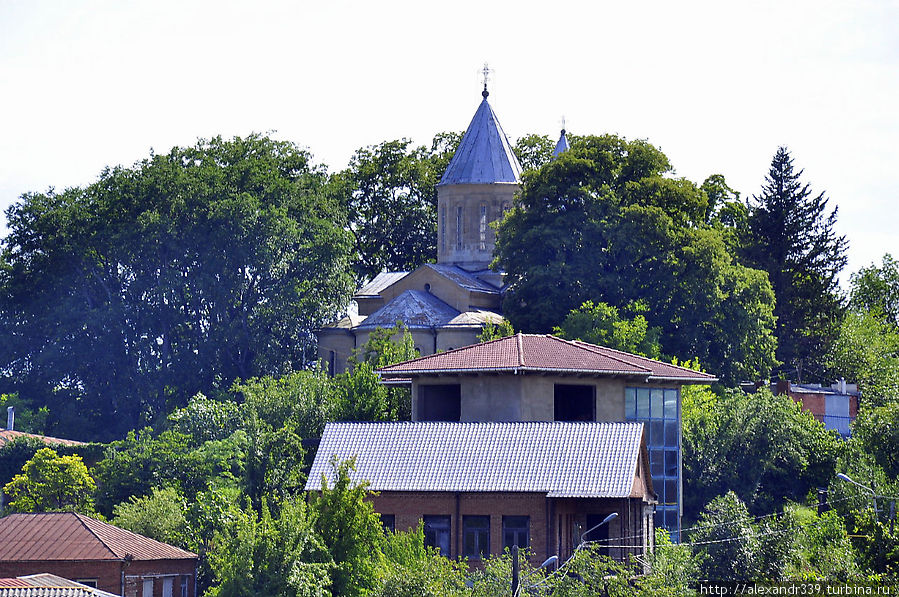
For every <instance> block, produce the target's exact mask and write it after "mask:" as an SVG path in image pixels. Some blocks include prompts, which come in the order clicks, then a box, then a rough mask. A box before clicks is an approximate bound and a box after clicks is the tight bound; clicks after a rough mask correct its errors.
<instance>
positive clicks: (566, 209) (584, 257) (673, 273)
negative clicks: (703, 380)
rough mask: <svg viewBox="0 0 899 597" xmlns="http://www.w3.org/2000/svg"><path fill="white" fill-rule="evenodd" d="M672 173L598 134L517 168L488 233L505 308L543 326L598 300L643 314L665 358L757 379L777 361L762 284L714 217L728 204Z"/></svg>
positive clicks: (518, 323) (513, 317)
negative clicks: (502, 210) (519, 174)
mask: <svg viewBox="0 0 899 597" xmlns="http://www.w3.org/2000/svg"><path fill="white" fill-rule="evenodd" d="M670 171H671V166H670V164H669V162H668V159H667V158H666V157H665V155H664V154H662V152H661V151H659V150H658V149H657V148H655V147H653V146H652V145H650V144H649V143H646V142H644V141H626V140H624V139H621V138H618V137H615V136H611V135H606V136H602V137H584V138H579V139H575V141H574V142H573V143H572V148H571V149H570V150H569V151H567V152H565V153H564V154H562V155H561V156H560V157H559V158H558V159H556V160H555V161H552V162H550V163H548V164H546V165H545V166H543V167H542V168H541V169H539V170H537V171H530V172H528V173H526V175H525V177H524V182H523V187H522V191H521V194H520V196H519V199H518V201H517V202H516V205H515V206H514V207H513V208H512V209H511V210H510V211H509V212H508V213H507V215H506V217H505V219H504V220H503V221H501V222H500V223H499V225H498V228H497V247H496V262H495V265H496V266H497V267H499V268H501V269H503V270H505V271H506V272H507V278H506V280H507V282H508V283H509V292H507V294H506V297H505V299H504V302H503V312H504V314H505V315H506V317H508V318H509V320H510V321H511V323H512V324H513V325H514V326H515V328H516V329H521V330H523V331H527V332H549V331H551V330H552V328H553V327H554V326H560V325H561V324H562V322H563V321H564V319H565V317H566V316H567V315H568V313H569V312H570V311H572V310H574V309H577V308H579V307H580V306H581V305H582V304H583V303H585V302H586V301H594V303H599V302H602V303H606V304H607V305H610V306H612V307H615V308H617V309H619V310H621V311H622V312H623V313H625V314H626V315H627V316H628V317H631V316H633V315H642V316H644V317H645V319H646V321H647V324H648V327H649V328H651V329H652V328H658V329H659V330H660V336H659V343H660V345H661V349H662V352H663V354H666V355H671V356H678V357H680V358H683V359H687V358H698V359H699V360H701V361H702V362H703V363H706V364H707V365H708V367H709V368H710V369H711V370H712V371H714V372H715V373H716V374H718V375H719V376H721V377H722V378H723V379H725V380H728V381H733V380H737V379H745V378H753V377H757V376H764V375H766V374H767V372H768V371H769V370H770V369H771V367H772V366H773V364H774V347H775V340H774V336H773V329H774V319H773V308H774V300H773V299H774V297H773V293H772V291H771V287H770V285H769V284H768V282H767V280H766V279H765V274H764V273H763V272H760V271H757V270H752V269H749V268H746V267H744V266H742V265H740V264H739V263H737V262H736V261H735V259H734V256H733V255H732V254H731V252H730V250H729V247H728V243H729V238H730V237H729V236H728V235H727V234H725V232H724V231H723V229H724V225H723V224H722V223H721V220H720V219H719V217H718V214H719V213H722V212H724V211H725V207H726V206H724V205H718V204H716V205H714V206H711V204H710V199H709V195H708V193H707V192H706V191H705V190H703V189H702V188H699V187H697V186H696V185H694V184H693V183H691V182H690V181H687V180H685V179H677V178H671V177H669V176H668V174H669V173H670ZM718 195H720V193H719V194H718ZM718 195H716V197H718ZM636 306H639V309H640V310H639V311H637V312H633V313H632V311H633V309H634V308H635V307H636Z"/></svg>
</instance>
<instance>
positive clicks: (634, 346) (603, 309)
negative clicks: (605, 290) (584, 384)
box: [553, 301, 660, 359]
mask: <svg viewBox="0 0 899 597" xmlns="http://www.w3.org/2000/svg"><path fill="white" fill-rule="evenodd" d="M659 332H660V330H659V329H658V328H653V329H652V330H650V329H649V327H648V324H647V323H646V318H645V317H643V316H642V315H635V316H634V317H633V318H632V319H627V318H623V317H621V316H620V315H619V314H618V309H616V308H615V307H612V306H610V305H607V304H606V303H596V304H594V303H593V301H587V302H586V303H584V304H583V305H581V306H580V307H578V308H577V309H575V310H574V311H572V312H571V313H569V314H568V315H567V316H566V317H565V321H563V322H562V326H561V327H555V328H553V334H555V335H557V336H561V337H562V338H566V339H568V340H582V341H584V342H590V343H591V344H598V345H600V346H608V347H609V348H614V349H616V350H623V351H625V352H630V353H634V354H640V355H643V356H645V357H649V358H651V359H657V358H659V356H660V349H659V341H658V337H659Z"/></svg>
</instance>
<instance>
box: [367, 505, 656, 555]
mask: <svg viewBox="0 0 899 597" xmlns="http://www.w3.org/2000/svg"><path fill="white" fill-rule="evenodd" d="M372 504H373V505H374V508H375V510H376V511H377V512H378V513H380V514H387V515H393V516H394V517H395V518H394V522H395V525H396V530H398V531H405V530H408V529H410V528H413V527H415V526H416V525H418V524H419V523H420V522H421V519H422V516H424V515H448V516H450V517H451V518H450V520H451V532H450V553H449V554H448V555H449V557H451V558H458V557H460V556H461V553H462V517H464V516H467V515H476V516H490V553H491V554H499V553H501V552H502V551H503V532H502V531H503V529H502V518H503V516H529V517H530V544H531V545H530V547H531V563H532V564H534V565H540V564H541V563H542V562H543V561H544V560H545V559H546V558H548V557H549V556H551V555H558V556H559V557H560V558H561V559H562V560H563V561H564V560H565V559H566V558H567V557H569V556H570V555H571V553H572V551H573V548H574V546H575V544H576V543H577V542H578V541H579V539H580V535H579V534H578V529H580V532H583V531H586V530H587V527H586V521H587V515H588V514H593V515H599V516H602V517H605V516H606V515H608V514H610V513H611V512H618V513H619V518H618V519H616V520H615V521H613V522H612V523H610V528H609V535H610V536H611V537H626V538H627V539H626V540H625V541H624V542H623V543H622V542H619V544H623V545H634V544H636V545H639V544H641V543H642V542H643V538H642V535H643V534H644V533H645V532H646V529H649V531H650V532H651V529H652V523H651V513H652V511H651V506H649V510H647V512H648V514H645V515H644V508H646V507H647V505H646V504H645V503H644V502H643V500H642V499H615V500H613V499H553V498H547V497H546V495H545V494H540V493H449V492H445V493H442V492H427V493H426V492H421V493H418V492H386V491H385V492H381V493H380V494H379V495H377V496H375V497H373V498H372ZM647 517H648V518H649V519H650V521H649V522H648V523H647V521H646V520H645V519H646V518H647ZM626 551H628V552H630V553H636V552H637V551H640V550H626ZM612 552H614V553H612ZM609 555H612V556H613V557H616V556H618V557H625V556H626V553H624V551H623V550H618V549H613V550H611V551H610V554H609Z"/></svg>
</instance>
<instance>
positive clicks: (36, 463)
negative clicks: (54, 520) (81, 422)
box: [3, 448, 97, 513]
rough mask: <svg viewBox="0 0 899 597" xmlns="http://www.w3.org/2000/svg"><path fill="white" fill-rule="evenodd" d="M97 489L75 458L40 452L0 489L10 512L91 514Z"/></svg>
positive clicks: (44, 451) (49, 451)
mask: <svg viewBox="0 0 899 597" xmlns="http://www.w3.org/2000/svg"><path fill="white" fill-rule="evenodd" d="M96 489H97V485H96V483H95V482H94V479H93V478H92V477H91V476H90V474H88V471H87V467H86V466H85V465H84V461H83V460H81V458H80V457H79V456H60V455H59V454H57V453H56V452H54V451H53V450H52V449H50V448H41V449H40V450H38V451H37V452H36V453H35V454H34V457H33V458H32V459H31V460H29V461H28V462H26V463H25V465H24V466H23V467H22V472H21V473H20V474H18V475H16V476H15V477H13V479H12V481H10V482H9V483H7V484H6V485H4V486H3V493H4V494H6V496H7V497H8V498H9V503H8V504H7V505H8V507H9V509H10V510H12V511H13V512H53V511H58V510H73V511H76V512H88V513H89V512H92V511H93V509H94V491H95V490H96Z"/></svg>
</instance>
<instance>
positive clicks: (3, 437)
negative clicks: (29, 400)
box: [0, 429, 84, 448]
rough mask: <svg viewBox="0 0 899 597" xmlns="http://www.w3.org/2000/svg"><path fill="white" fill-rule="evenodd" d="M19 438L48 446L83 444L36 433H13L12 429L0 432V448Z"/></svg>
mask: <svg viewBox="0 0 899 597" xmlns="http://www.w3.org/2000/svg"><path fill="white" fill-rule="evenodd" d="M20 437H29V438H34V439H37V440H40V441H42V442H44V443H45V444H49V445H62V446H83V445H84V442H79V441H75V440H73V439H60V438H58V437H50V436H48V435H37V434H36V433H25V432H23V431H15V430H14V429H3V430H0V448H2V447H3V446H5V445H6V444H8V443H10V442H11V441H13V440H16V439H19V438H20Z"/></svg>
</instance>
